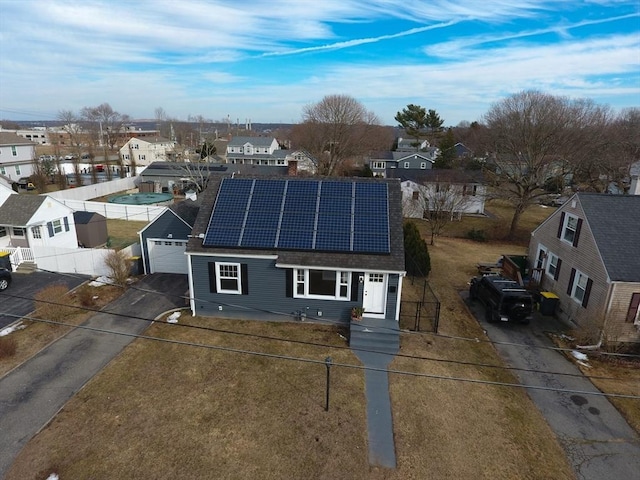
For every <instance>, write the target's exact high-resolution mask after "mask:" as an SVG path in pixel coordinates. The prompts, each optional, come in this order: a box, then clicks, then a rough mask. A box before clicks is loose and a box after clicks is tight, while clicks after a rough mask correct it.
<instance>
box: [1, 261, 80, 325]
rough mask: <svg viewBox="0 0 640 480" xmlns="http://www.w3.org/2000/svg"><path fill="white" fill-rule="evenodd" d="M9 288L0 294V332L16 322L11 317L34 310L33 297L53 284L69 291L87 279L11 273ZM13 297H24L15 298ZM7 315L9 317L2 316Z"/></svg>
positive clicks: (34, 273) (41, 273) (47, 273)
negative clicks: (62, 286) (63, 286)
mask: <svg viewBox="0 0 640 480" xmlns="http://www.w3.org/2000/svg"><path fill="white" fill-rule="evenodd" d="M11 277H12V281H11V285H10V286H9V288H7V289H6V290H5V291H3V292H1V293H0V330H2V329H3V328H4V327H6V326H7V325H9V324H11V323H13V322H15V321H16V317H14V316H13V315H19V316H23V315H27V314H29V313H31V312H33V310H34V302H33V298H34V295H35V294H36V293H37V292H39V291H40V290H42V289H43V288H46V287H48V286H50V285H53V284H60V285H65V286H66V287H67V289H69V290H71V289H73V288H75V287H77V286H78V285H80V284H82V283H83V282H85V281H86V280H88V279H89V277H87V276H86V275H73V276H72V275H63V274H59V273H49V272H40V271H37V272H31V273H13V274H11ZM13 295H16V296H20V297H26V298H16V297H14V296H13ZM3 312H4V313H8V314H10V315H3Z"/></svg>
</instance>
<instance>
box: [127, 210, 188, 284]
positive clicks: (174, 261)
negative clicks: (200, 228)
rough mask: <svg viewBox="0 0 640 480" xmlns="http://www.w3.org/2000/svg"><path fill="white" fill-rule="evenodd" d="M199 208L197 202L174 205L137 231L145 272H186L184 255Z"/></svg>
mask: <svg viewBox="0 0 640 480" xmlns="http://www.w3.org/2000/svg"><path fill="white" fill-rule="evenodd" d="M199 208H200V202H199V201H197V202H194V201H192V200H184V201H182V202H177V203H174V204H172V205H171V206H170V207H169V208H168V209H167V210H166V211H165V212H164V213H162V214H160V215H158V217H156V218H155V219H154V220H153V221H152V222H151V223H149V224H148V225H147V226H146V227H144V228H143V229H142V230H141V231H140V233H139V235H140V247H141V250H142V262H143V269H144V273H184V274H186V273H187V272H188V268H187V267H188V266H187V257H186V255H185V253H184V252H185V249H186V247H187V241H188V240H189V236H190V235H191V229H192V228H193V224H194V222H195V219H196V216H197V215H198V210H199Z"/></svg>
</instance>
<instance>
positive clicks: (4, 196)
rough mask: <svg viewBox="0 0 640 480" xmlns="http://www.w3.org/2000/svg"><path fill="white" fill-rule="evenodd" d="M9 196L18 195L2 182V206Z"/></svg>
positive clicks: (0, 185) (0, 186)
mask: <svg viewBox="0 0 640 480" xmlns="http://www.w3.org/2000/svg"><path fill="white" fill-rule="evenodd" d="M9 195H17V192H15V191H14V190H13V189H12V188H9V187H8V186H6V185H5V184H4V183H2V182H0V205H2V204H3V203H4V201H5V200H6V199H7V198H9Z"/></svg>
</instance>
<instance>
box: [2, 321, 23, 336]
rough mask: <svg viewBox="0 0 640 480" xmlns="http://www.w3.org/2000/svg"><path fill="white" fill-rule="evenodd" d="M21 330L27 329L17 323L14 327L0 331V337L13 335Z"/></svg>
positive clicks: (20, 323)
mask: <svg viewBox="0 0 640 480" xmlns="http://www.w3.org/2000/svg"><path fill="white" fill-rule="evenodd" d="M23 328H27V326H26V325H24V324H23V323H22V322H18V323H16V324H15V325H11V326H10V327H7V328H4V329H2V330H0V337H6V336H7V335H9V334H10V333H13V332H15V331H18V330H22V329H23Z"/></svg>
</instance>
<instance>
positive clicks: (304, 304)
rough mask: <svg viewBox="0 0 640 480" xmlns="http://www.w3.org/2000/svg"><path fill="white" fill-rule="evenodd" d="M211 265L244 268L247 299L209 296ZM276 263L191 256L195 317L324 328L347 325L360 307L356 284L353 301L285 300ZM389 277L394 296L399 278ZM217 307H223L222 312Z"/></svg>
mask: <svg viewBox="0 0 640 480" xmlns="http://www.w3.org/2000/svg"><path fill="white" fill-rule="evenodd" d="M210 262H233V263H239V264H242V265H246V271H247V277H248V278H247V287H248V293H247V294H246V295H237V294H220V293H215V292H214V293H212V292H211V291H210V287H209V263H210ZM275 263H276V260H275V259H264V258H236V257H212V256H202V255H191V269H192V274H193V279H194V281H193V283H194V291H193V297H194V298H195V313H196V314H197V315H203V316H216V317H222V318H238V319H240V318H242V319H254V320H269V321H295V320H302V319H303V320H305V321H314V322H326V323H327V324H334V323H336V322H338V323H344V324H347V323H349V321H350V318H351V308H353V307H354V306H356V305H362V289H363V286H362V284H360V283H359V282H357V281H356V283H357V285H356V289H357V295H356V297H357V299H356V300H349V301H344V300H319V299H309V298H293V297H288V296H287V274H288V269H285V268H276V266H275ZM356 273H357V272H356ZM357 276H358V275H356V277H357ZM391 277H392V278H390V281H389V285H395V286H396V292H397V284H398V275H391ZM392 297H393V298H392ZM396 298H397V294H394V295H389V298H388V301H387V311H388V313H387V317H389V318H393V316H394V315H395V299H396ZM219 307H222V310H220V308H219Z"/></svg>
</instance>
